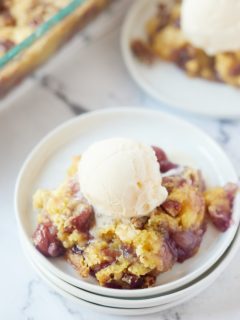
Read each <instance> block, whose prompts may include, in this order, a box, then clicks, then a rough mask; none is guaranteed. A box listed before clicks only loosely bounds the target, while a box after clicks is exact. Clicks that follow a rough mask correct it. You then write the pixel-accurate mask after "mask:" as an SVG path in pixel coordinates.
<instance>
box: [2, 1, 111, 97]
mask: <svg viewBox="0 0 240 320" xmlns="http://www.w3.org/2000/svg"><path fill="white" fill-rule="evenodd" d="M110 1H111V0H86V1H83V3H82V4H81V5H79V6H78V7H77V6H76V8H75V10H74V11H73V12H72V13H71V14H69V15H68V16H67V17H65V18H64V19H62V20H61V21H58V22H57V24H56V25H55V26H54V27H52V28H49V30H48V32H47V33H46V34H45V35H44V36H42V37H41V38H39V39H38V40H37V41H36V42H34V43H33V44H32V45H31V46H30V47H28V48H26V49H25V50H22V51H21V53H20V54H18V55H17V56H16V58H15V59H12V60H11V61H10V62H8V63H7V64H5V65H4V66H3V67H2V68H1V69H0V96H3V95H4V94H6V93H7V92H8V91H9V90H10V89H12V88H13V87H14V86H15V85H17V84H18V83H19V82H20V81H21V80H22V79H23V78H24V77H25V76H26V75H28V74H29V73H30V72H31V71H33V70H34V69H36V68H37V67H38V66H39V65H41V64H42V63H43V62H44V61H46V60H47V59H48V58H49V57H50V56H51V55H52V54H53V53H54V52H55V51H56V50H57V49H58V48H60V47H61V46H62V45H63V44H64V43H65V42H66V41H68V40H69V39H70V38H71V37H72V36H73V35H74V33H75V32H77V31H78V30H80V29H82V28H83V27H84V26H85V25H86V24H87V23H88V22H90V21H91V20H92V19H93V18H94V17H95V16H96V15H97V14H98V13H99V12H100V11H101V10H102V9H103V8H105V7H106V5H107V4H108V3H109V2H110ZM71 2H72V1H71V0H55V1H54V0H3V1H0V58H1V57H2V56H3V55H5V53H6V52H8V51H9V50H10V49H12V48H13V47H14V46H16V45H17V44H19V43H21V42H22V41H23V40H24V39H26V38H27V37H28V36H29V35H30V34H32V33H33V32H34V31H35V30H37V28H38V27H39V26H40V25H41V24H43V23H44V22H46V21H48V20H49V19H50V18H51V17H53V16H54V15H55V14H57V12H58V11H59V10H61V9H63V8H64V7H66V6H67V5H68V4H70V3H71Z"/></svg>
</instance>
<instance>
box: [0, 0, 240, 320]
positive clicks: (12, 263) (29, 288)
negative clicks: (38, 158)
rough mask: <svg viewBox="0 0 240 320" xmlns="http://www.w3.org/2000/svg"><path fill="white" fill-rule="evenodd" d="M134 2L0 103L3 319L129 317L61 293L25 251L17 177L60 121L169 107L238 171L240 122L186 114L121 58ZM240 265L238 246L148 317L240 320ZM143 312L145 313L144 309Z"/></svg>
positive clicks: (125, 0) (121, 1)
mask: <svg viewBox="0 0 240 320" xmlns="http://www.w3.org/2000/svg"><path fill="white" fill-rule="evenodd" d="M136 1H137V0H136ZM130 2H131V0H117V1H116V2H115V4H114V5H113V6H111V7H110V8H109V9H108V10H107V11H106V12H105V13H103V14H102V15H101V16H100V17H99V18H98V20H97V21H96V22H94V23H93V24H92V25H91V26H89V27H88V28H86V29H85V30H84V31H83V32H81V33H79V34H78V35H77V36H76V37H75V38H74V39H73V40H72V41H71V43H69V45H68V46H66V48H64V49H63V50H62V51H61V52H60V53H59V54H57V56H56V57H55V58H54V59H52V60H51V61H50V62H49V63H48V64H46V65H45V66H44V67H43V68H41V69H40V70H39V71H38V72H36V73H35V74H34V75H33V76H32V77H31V78H29V79H28V80H27V81H26V82H25V83H24V84H23V85H22V86H21V87H20V88H19V89H17V90H16V92H15V93H14V94H12V95H11V96H9V97H8V98H7V99H6V100H5V101H3V102H2V103H1V107H0V204H1V206H0V209H1V210H0V214H1V216H2V219H1V221H2V223H1V224H0V240H1V241H0V251H1V256H2V259H1V264H0V271H1V272H0V282H1V290H0V319H4V320H15V319H17V320H23V319H24V320H42V319H58V320H72V319H81V320H89V319H99V320H103V319H104V320H105V319H106V320H114V319H122V320H123V319H126V318H125V317H114V316H108V315H103V314H99V313H95V312H92V311H90V310H87V309H84V308H81V307H79V306H78V305H76V304H74V303H72V302H71V301H69V300H67V299H65V298H63V297H61V296H60V295H59V294H57V293H56V292H55V291H53V290H52V289H51V288H50V287H48V285H46V284H45V283H44V282H43V281H42V280H41V279H40V278H39V277H38V276H37V275H36V274H35V272H34V271H33V269H32V268H31V266H30V265H29V263H28V262H27V260H26V258H25V257H24V255H23V252H22V250H21V247H20V243H19V238H18V235H17V229H16V221H15V217H14V209H13V192H14V184H15V180H16V177H17V174H18V171H19V169H20V167H21V165H22V163H23V161H24V159H25V157H26V156H27V154H28V153H29V151H30V150H31V149H32V148H33V147H34V146H35V145H36V143H38V142H39V140H40V139H41V138H42V137H43V136H44V135H45V134H47V133H48V132H49V131H50V130H51V129H53V128H55V127H56V126H57V125H59V124H60V123H63V122H64V121H66V120H68V119H70V118H72V117H74V116H76V115H78V114H81V113H82V112H85V111H86V110H93V109H97V108H101V107H105V108H108V107H114V106H131V105H135V106H139V107H145V108H153V109H154V108H155V109H160V110H165V111H168V112H171V113H174V114H178V115H179V116H181V117H184V118H186V119H187V120H188V121H190V122H192V123H193V124H196V125H197V126H199V127H200V128H202V129H203V130H204V131H205V132H206V133H208V134H209V135H210V136H212V137H213V138H214V139H215V140H217V141H218V142H219V144H220V145H221V146H222V148H223V149H224V150H225V151H226V152H227V154H228V155H229V157H230V158H231V159H232V161H233V163H234V165H235V167H236V169H237V172H238V173H240V148H239V137H240V122H239V121H229V120H228V121H225V120H214V119H206V118H201V117H196V116H192V115H187V114H181V113H180V112H179V111H176V110H174V109H172V108H168V107H167V106H166V105H164V104H161V103H159V102H156V101H154V100H152V99H151V98H149V97H148V96H146V95H145V94H144V93H143V92H142V91H141V90H140V89H139V88H138V87H137V86H136V85H135V83H134V82H133V81H132V80H131V78H130V77H129V75H128V73H127V70H126V68H125V66H124V63H123V61H122V58H121V52H120V45H119V37H120V28H121V23H122V21H123V18H124V15H125V13H126V11H127V7H128V5H129V3H130ZM6 243H7V245H6ZM239 265H240V253H238V255H237V256H236V257H235V259H234V260H233V261H232V263H231V264H230V266H229V267H228V268H227V270H226V271H225V272H224V273H223V274H222V275H221V276H220V278H219V279H218V281H216V282H215V283H214V284H213V285H212V286H211V287H209V288H208V289H207V290H205V291H204V292H202V293H201V294H200V295H198V296H197V297H195V298H193V299H192V300H191V301H189V302H187V303H185V304H183V305H181V306H178V307H176V308H173V309H170V310H167V311H165V312H161V313H158V314H156V315H151V316H148V317H147V318H148V319H149V320H192V319H193V320H203V319H206V320H225V319H231V320H239V319H240V308H239V294H240V268H239ZM138 319H140V320H141V319H146V316H144V317H138Z"/></svg>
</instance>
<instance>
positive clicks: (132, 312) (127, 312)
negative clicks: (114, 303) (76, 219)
mask: <svg viewBox="0 0 240 320" xmlns="http://www.w3.org/2000/svg"><path fill="white" fill-rule="evenodd" d="M26 256H27V258H28V260H29V262H30V263H31V265H32V267H33V268H34V269H35V271H36V273H37V274H38V275H39V276H40V277H41V278H42V279H43V280H44V281H45V282H46V283H47V284H48V285H49V286H50V287H51V288H52V289H54V290H55V291H56V292H57V293H58V294H60V295H61V296H63V297H65V298H67V299H69V300H71V301H72V302H73V303H76V304H78V305H79V306H81V307H83V308H87V309H90V310H93V311H97V312H102V313H106V314H112V315H123V316H137V315H147V314H152V313H157V312H160V311H164V310H167V309H170V308H173V307H176V306H178V305H180V304H182V303H184V302H186V301H187V300H189V299H191V298H193V297H195V296H196V295H197V294H198V293H200V292H201V291H202V290H203V289H204V288H201V289H200V290H199V291H196V292H194V294H190V295H187V296H184V297H181V298H180V299H177V300H175V301H172V302H170V303H166V304H162V305H159V306H155V307H149V308H137V309H128V308H113V307H109V306H106V305H101V304H98V303H97V301H96V303H92V302H89V301H86V300H83V299H81V298H79V297H76V296H75V295H72V294H71V293H69V292H68V291H66V290H64V289H62V288H60V287H59V286H58V285H57V284H56V283H55V282H53V281H52V280H51V279H50V278H49V277H48V275H47V274H46V273H45V272H42V271H41V270H40V269H39V267H38V265H36V264H35V263H34V262H33V261H32V260H31V259H30V257H29V256H28V253H27V252H26Z"/></svg>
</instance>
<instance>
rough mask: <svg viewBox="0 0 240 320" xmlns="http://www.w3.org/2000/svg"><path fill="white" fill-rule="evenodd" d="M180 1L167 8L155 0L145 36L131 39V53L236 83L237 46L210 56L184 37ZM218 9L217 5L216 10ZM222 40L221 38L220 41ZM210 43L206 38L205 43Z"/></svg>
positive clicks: (239, 81) (239, 67)
mask: <svg viewBox="0 0 240 320" xmlns="http://www.w3.org/2000/svg"><path fill="white" fill-rule="evenodd" d="M182 2H183V1H174V4H173V5H172V6H171V7H169V6H168V5H165V4H163V3H159V5H158V6H157V7H156V14H155V16H153V17H152V18H150V19H149V21H148V22H147V23H146V28H145V30H146V39H145V40H143V39H133V40H132V42H131V44H130V45H131V49H132V52H133V53H134V55H135V56H136V57H137V58H138V59H139V60H140V61H142V62H143V63H146V64H152V63H154V62H155V61H157V60H158V59H159V58H160V59H162V60H165V61H169V62H172V63H174V64H176V65H177V66H178V67H180V68H181V69H182V70H184V71H185V72H186V73H187V74H188V75H189V76H191V77H201V78H204V79H207V80H214V81H220V82H224V83H227V84H230V85H233V86H240V49H239V50H234V51H233V50H225V51H224V50H223V51H221V50H220V51H216V52H214V54H211V55H210V54H209V53H208V52H207V51H206V50H204V49H203V48H200V47H198V46H196V45H194V44H193V43H192V42H191V41H190V40H189V39H187V37H186V36H185V33H184V32H183V28H182V25H181V7H182V5H183V4H182ZM186 2H187V1H186ZM188 2H190V1H188ZM204 3H206V1H205V2H204ZM196 4H197V3H196ZM210 4H211V1H210V2H209V5H210ZM199 5H200V4H199ZM205 7H206V6H205ZM219 7H220V6H219ZM218 9H219V8H218V7H217V8H216V11H217V10H218ZM189 15H190V14H189ZM209 19H210V18H209ZM228 22H229V21H228ZM191 23H193V22H192V21H191ZM216 23H217V22H216ZM189 24H190V22H189ZM226 24H227V22H226ZM193 28H194V24H193V27H192V29H193ZM206 28H207V26H206ZM200 31H201V30H200ZM200 31H199V33H200ZM204 32H205V30H204ZM206 34H210V31H209V33H208V30H207V31H206ZM219 36H220V35H219V34H217V35H216V37H219ZM223 36H224V35H223ZM199 38H200V39H202V38H203V36H202V38H201V34H200V35H199ZM224 41H225V40H224V39H222V43H223V42H224ZM206 42H207V41H206ZM210 42H211V41H210V40H209V41H208V44H209V43H210Z"/></svg>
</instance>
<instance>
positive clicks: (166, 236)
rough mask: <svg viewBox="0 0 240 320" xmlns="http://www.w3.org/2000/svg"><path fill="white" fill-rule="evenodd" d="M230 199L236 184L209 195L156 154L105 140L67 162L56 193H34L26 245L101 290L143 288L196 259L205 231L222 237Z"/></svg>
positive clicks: (190, 171) (193, 173) (192, 172)
mask: <svg viewBox="0 0 240 320" xmlns="http://www.w3.org/2000/svg"><path fill="white" fill-rule="evenodd" d="M119 145H121V146H120V147H118V146H119ZM116 146H117V147H116ZM105 147H109V149H108V150H107V151H106V152H105V150H104V148H105ZM121 166H122V167H121ZM92 168H95V170H94V172H92V171H91V170H92ZM155 169H157V171H156V170H155ZM83 171H84V172H83ZM107 172H108V174H109V176H107V175H106V173H107ZM125 173H126V174H127V176H128V179H127V180H126V179H125ZM117 175H119V178H118V179H117V181H116V177H117ZM101 177H103V178H104V180H101ZM122 178H123V179H122ZM108 184H109V185H108ZM109 186H112V187H110V189H109V188H108V187H109ZM91 189H92V190H91ZM102 189H103V190H102ZM125 190H127V192H126V193H124V191H125ZM103 192H104V193H103ZM236 192H237V186H236V185H235V184H227V185H226V186H224V187H216V188H210V189H208V188H207V187H206V185H205V182H204V179H203V177H202V175H201V172H200V171H199V170H196V169H194V168H190V167H182V166H179V165H178V164H175V163H172V162H171V161H170V160H169V159H168V157H167V155H166V153H165V152H164V151H163V150H162V149H160V148H158V147H149V146H145V145H142V144H138V143H135V142H132V141H130V140H128V139H109V140H104V141H102V142H98V143H96V144H94V145H93V146H92V147H90V148H89V149H88V150H87V151H86V152H85V153H83V155H82V156H81V157H75V158H74V159H73V161H72V164H71V166H70V167H69V169H68V172H67V175H66V178H65V180H64V182H63V183H62V184H61V185H60V186H59V187H57V188H56V189H54V190H43V189H40V190H38V191H37V192H36V193H35V195H34V198H33V205H34V208H35V209H36V210H37V212H38V225H37V228H36V230H35V232H34V234H33V242H34V244H35V246H36V248H37V249H38V250H39V251H40V252H41V253H42V254H43V255H45V256H46V257H52V258H54V257H59V256H64V257H65V259H66V260H67V261H68V262H70V263H71V264H72V265H73V266H74V268H75V269H76V271H77V272H78V273H79V275H81V276H82V277H89V276H92V277H94V278H96V280H97V281H98V283H99V284H100V285H101V286H105V287H109V288H119V289H137V288H147V287H150V286H153V285H154V284H155V281H156V277H157V276H158V275H160V274H161V273H163V272H167V271H168V270H170V269H171V268H172V267H173V265H174V264H175V263H182V262H184V261H185V260H186V259H189V258H191V257H192V256H194V255H195V254H196V253H197V252H198V249H199V247H200V244H201V241H202V239H203V236H204V233H205V231H206V228H207V224H208V223H213V224H214V225H215V226H216V228H217V229H218V230H219V231H222V232H223V231H225V230H227V229H228V227H229V226H230V224H231V215H232V209H233V202H234V197H235V195H236ZM99 195H100V197H99ZM119 195H120V196H119ZM118 196H119V197H118ZM90 200H91V201H90ZM129 208H130V211H128V209H129ZM108 209H109V210H108ZM103 210H104V212H103ZM118 210H119V211H118ZM104 213H106V214H104Z"/></svg>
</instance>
